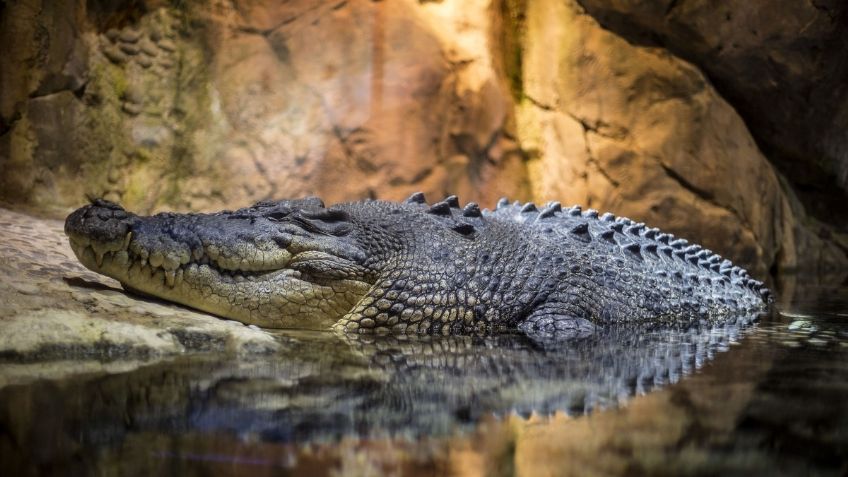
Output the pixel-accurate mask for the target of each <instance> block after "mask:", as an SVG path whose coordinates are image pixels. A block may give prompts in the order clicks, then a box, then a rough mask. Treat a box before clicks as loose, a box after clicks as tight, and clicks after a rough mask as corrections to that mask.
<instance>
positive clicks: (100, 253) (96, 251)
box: [92, 247, 106, 267]
mask: <svg viewBox="0 0 848 477" xmlns="http://www.w3.org/2000/svg"><path fill="white" fill-rule="evenodd" d="M92 250H94V260H95V261H96V262H97V266H98V267H102V266H103V256H104V255H106V252H104V251H103V250H100V249H98V248H95V247H92Z"/></svg>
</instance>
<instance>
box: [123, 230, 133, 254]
mask: <svg viewBox="0 0 848 477" xmlns="http://www.w3.org/2000/svg"><path fill="white" fill-rule="evenodd" d="M130 241H132V232H127V236H126V237H124V244H123V246H122V247H121V248H122V249H123V250H126V249H127V247H129V246H130Z"/></svg>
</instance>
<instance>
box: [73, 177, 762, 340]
mask: <svg viewBox="0 0 848 477" xmlns="http://www.w3.org/2000/svg"><path fill="white" fill-rule="evenodd" d="M65 233H66V235H67V236H68V237H69V241H70V245H71V248H72V249H73V251H74V253H75V255H76V256H77V257H78V258H79V260H80V261H81V262H82V264H83V265H85V266H86V267H88V268H89V269H91V270H94V271H96V272H98V273H101V274H104V275H107V276H109V277H112V278H114V279H116V280H118V281H119V282H120V283H121V284H122V286H123V287H124V288H125V289H127V290H128V291H130V292H135V293H140V294H142V295H150V296H153V297H156V298H160V299H164V300H168V301H172V302H176V303H180V304H182V305H186V306H189V307H192V308H195V309H198V310H202V311H205V312H208V313H211V314H214V315H218V316H221V317H225V318H229V319H234V320H237V321H240V322H243V323H245V324H253V325H258V326H262V327H270V328H307V329H328V328H333V329H335V330H337V331H341V332H344V333H378V334H385V333H392V334H409V333H427V334H468V333H490V332H502V331H518V332H523V333H525V334H527V335H530V336H532V337H536V338H540V339H549V338H550V339H560V338H569V337H581V336H589V335H592V334H593V333H595V332H596V331H597V330H598V329H602V328H604V327H609V326H613V325H635V324H638V325H646V326H687V325H692V324H697V323H705V322H713V323H714V322H719V321H722V320H728V319H732V318H733V317H735V316H739V315H740V314H746V315H750V314H752V313H753V314H756V313H760V312H763V311H765V310H766V309H767V308H768V306H769V303H770V302H771V301H772V297H771V293H770V291H769V290H768V288H766V287H765V286H764V284H763V283H762V282H760V281H758V280H755V279H753V278H751V277H750V275H749V274H748V272H747V271H745V270H744V269H742V268H740V267H738V266H735V265H734V264H733V263H731V262H730V261H729V260H727V259H724V258H722V257H721V256H719V255H718V254H716V253H713V252H712V251H710V250H708V249H705V248H703V247H701V246H699V245H696V244H690V243H689V242H688V241H687V240H685V239H682V238H677V237H675V236H673V235H671V234H668V233H663V232H661V231H660V230H659V229H657V228H653V227H647V226H646V225H645V224H643V223H636V222H634V221H632V220H630V219H627V218H624V217H616V216H614V215H613V214H610V213H605V214H599V212H598V211H597V210H593V209H588V210H583V209H582V208H581V207H579V206H573V207H567V208H566V207H563V206H562V205H561V204H560V203H558V202H549V203H547V204H545V205H538V206H537V205H536V204H534V203H520V202H517V201H516V202H512V203H510V202H509V201H508V200H506V199H501V200H500V201H499V202H498V203H497V206H496V207H494V208H493V209H492V210H489V209H481V208H480V206H479V205H478V204H476V203H473V202H471V203H468V204H466V205H465V206H464V207H463V206H461V204H460V202H459V200H458V199H457V197H456V196H448V197H446V198H444V199H443V200H441V201H438V202H435V203H427V201H426V199H425V197H424V194H422V193H420V192H418V193H415V194H413V195H412V196H410V197H409V198H408V199H407V200H406V201H404V202H389V201H382V200H364V201H356V202H347V203H339V204H336V205H333V206H329V207H327V206H325V204H324V203H323V201H321V200H320V199H319V198H316V197H307V198H303V199H296V200H278V201H262V202H258V203H256V204H255V205H253V206H250V207H246V208H242V209H239V210H235V211H222V212H217V213H211V214H201V213H188V214H178V213H170V212H166V213H160V214H156V215H152V216H140V215H136V214H133V213H130V212H127V211H126V210H125V209H123V208H122V207H121V206H119V205H118V204H115V203H113V202H109V201H106V200H103V199H94V200H92V201H91V203H90V204H88V205H85V206H83V207H82V208H80V209H78V210H76V211H75V212H73V213H71V214H70V215H69V216H68V218H67V219H66V221H65Z"/></svg>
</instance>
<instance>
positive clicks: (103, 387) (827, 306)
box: [0, 277, 848, 475]
mask: <svg viewBox="0 0 848 477" xmlns="http://www.w3.org/2000/svg"><path fill="white" fill-rule="evenodd" d="M814 281H815V279H809V278H805V279H800V278H794V277H789V278H788V279H786V280H783V281H782V282H781V283H782V285H781V287H780V288H781V289H782V290H780V292H781V293H780V295H781V297H782V298H783V302H782V303H781V304H780V305H779V307H778V312H775V313H772V314H771V315H767V316H763V317H760V318H759V320H758V321H756V322H753V321H752V319H751V318H752V317H739V318H738V319H737V320H735V321H734V322H733V323H730V324H725V325H722V326H717V327H709V326H704V327H702V328H699V329H687V330H639V331H634V330H633V329H613V330H609V331H608V332H607V333H604V334H602V335H600V336H595V337H593V338H591V339H585V340H580V341H573V342H569V343H565V344H551V343H548V344H539V343H534V342H531V341H528V340H526V339H524V338H522V337H521V336H498V337H452V338H442V337H421V338H418V337H415V338H412V337H410V338H391V337H389V338H376V337H374V338H358V339H350V338H345V337H341V336H337V335H335V334H332V333H319V332H281V333H279V335H278V339H279V340H281V342H283V343H284V344H285V346H284V351H283V352H280V353H279V354H276V355H273V356H263V357H259V358H256V357H255V358H250V359H247V358H242V359H239V358H236V357H221V356H210V355H202V354H201V355H194V356H185V357H181V358H179V359H175V360H172V361H169V362H159V363H157V364H153V365H149V366H146V367H142V368H140V369H136V370H134V371H130V372H125V373H113V374H105V373H98V374H90V375H84V376H77V377H74V378H73V379H64V380H40V381H35V382H30V383H27V384H17V385H7V386H5V387H3V388H0V474H2V475H91V474H96V475H231V474H232V475H237V474H245V473H250V474H252V475H253V474H259V475H265V474H269V475H287V474H306V475H382V474H388V475H454V474H460V475H512V474H515V473H517V474H520V475H845V474H846V473H848V293H846V291H848V290H846V287H845V285H844V283H839V281H840V280H837V284H836V285H814V284H813V282H814ZM2 369H3V368H2V363H0V372H2Z"/></svg>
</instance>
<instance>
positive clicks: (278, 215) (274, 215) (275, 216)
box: [265, 212, 289, 222]
mask: <svg viewBox="0 0 848 477" xmlns="http://www.w3.org/2000/svg"><path fill="white" fill-rule="evenodd" d="M288 215H289V214H287V213H286V212H271V213H270V214H266V215H265V218H267V219H269V220H273V221H274V222H280V221H281V220H283V219H285V218H286V217H288Z"/></svg>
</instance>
